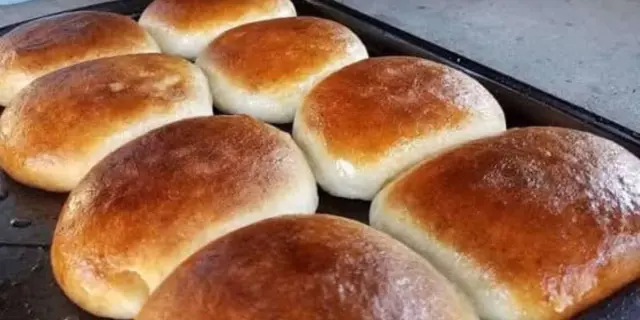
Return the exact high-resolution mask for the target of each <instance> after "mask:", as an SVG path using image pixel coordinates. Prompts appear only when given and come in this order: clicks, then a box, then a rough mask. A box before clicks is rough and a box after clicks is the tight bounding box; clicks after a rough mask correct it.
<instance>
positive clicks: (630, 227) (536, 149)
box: [370, 128, 640, 320]
mask: <svg viewBox="0 0 640 320" xmlns="http://www.w3.org/2000/svg"><path fill="white" fill-rule="evenodd" d="M370 220H371V224H372V225H373V226H374V227H376V228H377V229H380V230H382V231H385V232H387V233H389V234H391V235H393V236H394V237H396V238H397V239H399V240H401V241H403V242H405V243H406V244H408V245H409V246H411V247H412V248H414V249H415V250H416V251H418V252H420V253H422V254H423V255H424V256H425V257H426V258H428V259H429V260H430V261H431V262H432V263H433V264H434V265H435V266H436V267H437V268H439V269H440V270H441V271H443V272H444V273H445V275H446V276H448V277H449V279H451V280H453V281H454V282H455V283H457V284H458V286H459V287H460V288H462V289H464V291H466V293H467V294H468V295H469V296H470V297H472V299H473V301H474V303H475V306H476V309H477V310H478V312H479V313H480V317H481V318H483V319H487V320H499V319H500V320H501V319H504V320H507V319H508V320H559V319H569V318H570V317H571V316H573V315H575V314H576V313H578V312H579V311H581V310H583V309H585V308H587V307H588V306H590V305H592V304H594V303H596V302H597V301H599V300H601V299H603V298H605V297H606V296H608V295H610V294H612V293H613V292H614V291H616V290H617V289H619V288H621V287H622V286H624V285H625V284H627V283H630V282H631V281H633V280H635V279H638V278H639V277H640V160H639V159H638V158H636V157H635V156H633V155H632V154H631V153H629V152H628V151H626V150H624V149H623V148H622V147H620V146H618V145H616V144H615V143H613V142H611V141H608V140H605V139H603V138H599V137H596V136H594V135H591V134H588V133H584V132H579V131H574V130H569V129H560V128H526V129H513V130H510V131H508V132H506V133H505V134H503V135H500V136H497V137H492V138H487V139H484V140H480V141H476V142H471V143H469V144H466V145H464V146H462V147H460V148H459V149H456V150H453V151H451V152H449V153H446V154H444V155H441V156H439V157H437V158H436V159H434V160H432V161H429V162H425V163H422V164H421V165H419V166H417V167H416V168H415V169H413V170H412V171H410V172H409V173H407V174H406V175H404V176H402V177H401V178H399V179H398V180H396V181H394V182H393V183H392V184H390V185H389V186H388V187H386V188H385V189H384V190H383V191H381V192H380V194H379V195H378V196H377V197H376V199H375V200H374V202H373V205H372V208H371V216H370Z"/></svg>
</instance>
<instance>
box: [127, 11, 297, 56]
mask: <svg viewBox="0 0 640 320" xmlns="http://www.w3.org/2000/svg"><path fill="white" fill-rule="evenodd" d="M295 15H296V9H295V7H294V6H293V4H292V3H291V1H290V0H155V1H154V2H152V3H151V4H150V5H149V6H148V7H147V9H145V10H144V12H143V13H142V16H141V17H140V21H139V23H140V25H141V26H142V27H144V28H145V29H146V30H147V31H148V32H149V33H150V34H151V35H152V36H153V37H154V38H155V39H156V41H157V42H158V44H159V45H160V47H161V48H162V51H163V52H165V53H169V54H173V55H179V56H183V57H186V58H189V59H195V58H196V56H197V55H198V54H199V53H200V52H202V50H204V48H205V47H206V46H207V45H208V44H209V43H211V41H213V39H215V38H217V37H218V36H219V35H221V34H222V33H223V32H225V31H227V30H229V29H232V28H235V27H237V26H239V25H243V24H246V23H250V22H255V21H260V20H267V19H274V18H284V17H293V16H295Z"/></svg>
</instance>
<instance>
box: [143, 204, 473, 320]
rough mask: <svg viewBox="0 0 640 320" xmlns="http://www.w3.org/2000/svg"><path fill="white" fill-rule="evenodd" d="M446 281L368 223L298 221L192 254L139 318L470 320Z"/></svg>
mask: <svg viewBox="0 0 640 320" xmlns="http://www.w3.org/2000/svg"><path fill="white" fill-rule="evenodd" d="M443 280H444V279H443V278H440V276H439V275H436V274H434V273H432V272H430V269H428V268H427V267H426V266H425V262H424V261H423V260H422V259H421V258H420V257H418V256H416V255H415V254H414V253H412V252H411V251H410V250H408V249H406V247H403V246H401V245H400V244H398V243H396V242H395V241H393V240H392V239H389V238H387V237H386V236H384V235H382V234H380V233H378V232H376V231H374V230H372V229H370V228H368V227H366V226H364V225H361V224H358V223H355V222H353V221H348V220H346V219H341V218H337V217H330V216H326V215H313V216H288V217H280V218H276V219H269V220H265V221H262V222H258V223H256V224H253V225H251V226H249V227H246V228H243V229H240V230H238V231H235V232H233V233H231V234H229V235H227V236H225V237H223V238H220V239H218V240H217V241H214V242H212V243H211V244H209V245H208V246H206V247H205V248H204V249H202V250H201V251H199V252H198V253H196V254H194V255H192V256H191V258H189V259H188V260H187V261H186V262H185V263H183V264H182V265H181V266H180V267H179V268H178V269H177V271H176V272H174V273H173V274H172V276H171V277H169V278H168V279H167V281H165V282H164V283H163V285H162V286H161V287H160V288H159V289H158V290H157V291H156V293H155V294H154V296H153V297H152V298H151V299H150V300H149V302H148V304H147V305H146V306H145V307H144V308H143V310H142V311H141V313H140V315H139V316H138V318H139V319H140V320H145V319H172V318H176V317H186V318H188V319H211V317H213V316H214V315H215V318H220V319H296V320H299V319H318V320H319V319H341V320H360V319H431V318H433V319H435V318H437V319H443V320H445V319H451V320H453V319H460V317H459V315H460V314H464V311H461V310H460V309H459V308H460V305H459V304H458V301H456V300H455V299H454V298H453V296H452V295H451V291H448V290H447V287H446V286H443V285H441V282H440V281H443ZM187 304H188V305H189V308H184V305H187Z"/></svg>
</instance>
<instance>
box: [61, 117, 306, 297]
mask: <svg viewBox="0 0 640 320" xmlns="http://www.w3.org/2000/svg"><path fill="white" fill-rule="evenodd" d="M283 135H284V133H282V132H280V131H279V130H277V129H275V128H273V127H270V126H267V125H265V124H263V123H260V122H258V121H257V120H254V119H252V118H249V117H246V116H216V117H201V118H192V119H187V120H182V121H178V122H175V123H172V124H169V125H166V126H164V127H162V128H159V129H156V130H154V131H152V132H151V133H149V134H147V135H145V136H143V137H141V138H138V139H136V140H134V141H132V142H130V143H128V144H126V145H125V146H124V147H122V148H120V149H118V150H117V151H115V152H114V153H112V154H110V155H109V156H108V157H107V158H105V159H104V160H103V161H102V162H100V163H99V164H98V165H96V167H94V168H93V169H92V170H91V172H90V173H89V174H88V175H87V177H85V179H84V180H83V181H82V182H81V183H80V184H79V185H78V187H76V188H75V189H74V191H73V192H72V193H71V194H70V196H69V199H68V200H67V202H66V204H65V206H64V208H63V209H62V213H61V215H60V219H59V222H58V225H57V228H56V232H55V239H54V248H53V249H54V250H53V252H54V254H56V255H57V258H56V259H55V260H56V261H57V264H58V265H57V266H56V268H55V270H58V272H57V279H58V281H59V282H60V283H61V284H62V285H63V286H64V283H65V281H66V277H67V276H68V275H74V274H75V276H77V272H79V271H78V270H79V269H83V270H84V269H86V270H88V273H87V274H84V275H83V277H89V278H91V277H105V276H108V275H109V274H110V272H112V271H117V272H119V271H122V268H124V270H127V269H126V268H128V267H130V265H129V264H130V263H133V261H137V260H138V259H144V257H149V258H150V259H153V258H154V257H164V256H166V255H168V254H175V253H176V251H175V250H178V249H179V248H182V246H186V245H187V243H188V242H191V240H192V238H193V237H194V236H196V235H197V234H198V233H199V232H201V231H203V230H204V229H205V228H206V227H207V226H212V225H215V224H216V223H217V222H218V221H225V220H226V219H229V218H231V217H232V215H233V214H234V212H237V211H238V210H259V209H260V205H261V202H260V199H268V198H271V197H274V196H276V194H275V192H280V191H279V190H282V187H281V186H282V184H285V183H287V181H291V179H293V177H294V175H295V170H292V166H294V165H295V163H296V160H295V153H294V150H293V148H294V145H293V144H288V143H286V142H284V141H283ZM254 207H255V208H254ZM112 269H114V270H112ZM73 270H76V271H73ZM75 276H74V277H75Z"/></svg>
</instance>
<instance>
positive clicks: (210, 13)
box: [143, 0, 288, 31]
mask: <svg viewBox="0 0 640 320" xmlns="http://www.w3.org/2000/svg"><path fill="white" fill-rule="evenodd" d="M286 1H288V0H213V1H212V0H155V1H154V2H152V3H151V4H150V5H149V6H148V7H147V8H146V9H145V11H144V13H143V19H146V20H154V21H160V22H162V23H163V24H166V25H169V26H171V27H172V28H173V29H177V30H180V31H202V30H204V29H207V28H210V27H214V26H218V25H223V24H226V23H232V22H234V21H237V20H238V19H241V18H242V17H244V16H246V15H249V14H261V13H268V12H272V11H273V10H275V9H276V8H277V7H279V6H281V5H282V3H283V2H286Z"/></svg>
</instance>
